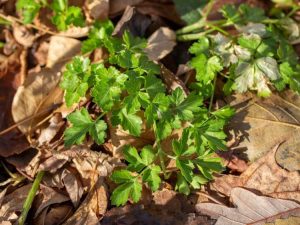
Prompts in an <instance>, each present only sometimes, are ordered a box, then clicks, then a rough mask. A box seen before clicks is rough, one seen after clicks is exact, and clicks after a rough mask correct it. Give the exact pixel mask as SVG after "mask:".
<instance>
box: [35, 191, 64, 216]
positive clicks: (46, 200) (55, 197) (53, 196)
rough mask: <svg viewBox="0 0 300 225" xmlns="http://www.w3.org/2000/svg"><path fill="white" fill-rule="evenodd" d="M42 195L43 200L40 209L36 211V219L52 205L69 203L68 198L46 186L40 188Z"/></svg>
mask: <svg viewBox="0 0 300 225" xmlns="http://www.w3.org/2000/svg"><path fill="white" fill-rule="evenodd" d="M40 194H41V195H42V198H43V199H42V202H41V203H40V205H39V207H38V208H37V209H36V211H35V214H34V217H37V216H38V215H39V214H40V213H41V212H42V211H43V210H44V209H45V208H48V207H49V206H50V205H53V204H58V203H62V202H66V201H69V198H68V197H67V196H65V195H63V194H61V193H59V192H57V191H55V190H54V189H52V188H49V187H46V186H41V187H40Z"/></svg>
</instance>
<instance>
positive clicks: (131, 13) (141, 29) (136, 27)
mask: <svg viewBox="0 0 300 225" xmlns="http://www.w3.org/2000/svg"><path fill="white" fill-rule="evenodd" d="M150 24H151V19H150V18H149V17H147V16H144V15H142V14H140V13H138V12H137V11H136V9H135V8H134V7H131V6H127V7H126V9H125V11H124V13H123V15H122V17H121V19H120V20H119V21H118V23H117V25H116V26H115V29H114V32H113V35H116V36H119V37H121V36H122V34H123V32H124V31H125V30H127V31H129V32H130V33H131V34H132V35H133V36H144V35H145V33H146V30H147V28H148V27H149V25H150Z"/></svg>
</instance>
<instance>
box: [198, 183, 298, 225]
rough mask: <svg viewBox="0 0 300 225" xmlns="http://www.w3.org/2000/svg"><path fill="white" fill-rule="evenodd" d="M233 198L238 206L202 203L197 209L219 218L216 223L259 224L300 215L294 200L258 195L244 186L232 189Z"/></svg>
mask: <svg viewBox="0 0 300 225" xmlns="http://www.w3.org/2000/svg"><path fill="white" fill-rule="evenodd" d="M231 198H232V201H233V204H234V205H235V206H236V208H229V207H226V206H223V205H218V204H213V203H200V204H197V205H196V210H197V211H198V212H201V213H205V214H208V215H210V216H212V217H214V218H218V220H217V223H216V224H215V225H247V224H248V225H250V224H252V225H258V224H264V223H265V222H272V221H274V220H275V219H278V218H286V217H290V216H299V215H300V205H299V204H297V203H295V202H293V201H288V200H282V199H274V198H270V197H265V196H258V195H255V194H254V193H252V192H250V191H247V190H245V189H243V188H234V189H232V191H231Z"/></svg>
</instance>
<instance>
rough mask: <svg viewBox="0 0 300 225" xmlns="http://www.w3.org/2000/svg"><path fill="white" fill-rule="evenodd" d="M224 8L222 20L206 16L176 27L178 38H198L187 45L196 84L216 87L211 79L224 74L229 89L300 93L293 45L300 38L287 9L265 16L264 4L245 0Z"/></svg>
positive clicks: (297, 64) (263, 92)
mask: <svg viewBox="0 0 300 225" xmlns="http://www.w3.org/2000/svg"><path fill="white" fill-rule="evenodd" d="M221 13H222V15H223V17H224V19H222V20H216V21H207V19H206V18H203V19H202V20H201V21H200V22H197V23H195V24H193V25H190V26H187V27H185V28H183V29H181V30H179V31H177V34H178V39H179V40H192V39H198V40H197V42H195V43H194V44H193V45H192V46H191V48H190V50H189V51H190V53H191V54H193V55H194V57H193V58H192V60H191V61H190V66H191V67H192V68H194V69H195V70H196V73H197V74H196V79H197V81H198V83H197V86H200V87H210V90H212V88H211V86H213V82H212V81H213V80H214V79H216V76H217V75H220V76H223V77H225V78H226V80H227V81H226V83H225V85H224V92H225V94H230V93H231V92H232V91H237V92H240V93H243V92H246V91H248V90H253V91H256V92H257V94H258V95H259V96H262V97H268V96H269V95H270V94H271V92H272V90H275V89H277V90H279V91H281V90H283V89H285V88H286V86H289V87H290V88H291V89H293V90H294V91H296V92H298V93H299V92H300V66H299V61H298V56H297V54H296V52H295V51H294V49H293V46H292V43H293V41H294V40H296V39H299V37H300V34H299V27H298V24H297V23H296V21H294V20H293V19H292V18H291V17H289V16H286V15H285V14H284V13H283V12H280V13H277V14H275V15H273V17H272V18H270V17H267V16H266V15H265V12H264V10H263V9H261V8H255V7H250V6H249V5H246V4H241V5H240V6H239V7H236V6H235V5H225V6H224V7H223V8H222V9H221ZM227 27H234V28H235V30H236V31H235V32H234V34H231V33H228V32H227V31H226V30H224V28H227ZM196 31H199V33H192V34H188V33H190V32H196ZM216 31H217V33H214V34H212V32H216Z"/></svg>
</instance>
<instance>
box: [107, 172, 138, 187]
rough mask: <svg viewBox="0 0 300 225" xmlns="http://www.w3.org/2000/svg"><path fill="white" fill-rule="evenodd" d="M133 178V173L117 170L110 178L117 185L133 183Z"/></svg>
mask: <svg viewBox="0 0 300 225" xmlns="http://www.w3.org/2000/svg"><path fill="white" fill-rule="evenodd" d="M133 178H134V176H132V175H131V172H130V171H128V170H115V171H114V172H113V173H112V175H111V176H110V179H112V181H113V182H115V183H116V184H121V183H124V182H128V181H131V180H132V179H133Z"/></svg>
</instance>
